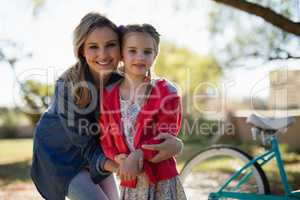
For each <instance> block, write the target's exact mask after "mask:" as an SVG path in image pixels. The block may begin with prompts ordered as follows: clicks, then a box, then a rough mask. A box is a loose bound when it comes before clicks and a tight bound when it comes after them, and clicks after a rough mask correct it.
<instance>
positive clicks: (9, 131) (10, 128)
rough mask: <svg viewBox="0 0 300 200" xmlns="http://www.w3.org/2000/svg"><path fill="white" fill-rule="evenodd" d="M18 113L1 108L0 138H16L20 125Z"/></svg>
mask: <svg viewBox="0 0 300 200" xmlns="http://www.w3.org/2000/svg"><path fill="white" fill-rule="evenodd" d="M19 119H20V118H19V117H18V111H16V110H13V109H9V108H0V127H1V128H0V138H7V137H9V138H14V137H16V134H17V126H18V124H19V122H20V121H19Z"/></svg>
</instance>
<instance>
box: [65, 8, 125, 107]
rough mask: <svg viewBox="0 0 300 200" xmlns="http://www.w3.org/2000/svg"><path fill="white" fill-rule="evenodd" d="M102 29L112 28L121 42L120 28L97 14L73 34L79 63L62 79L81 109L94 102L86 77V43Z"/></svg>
mask: <svg viewBox="0 0 300 200" xmlns="http://www.w3.org/2000/svg"><path fill="white" fill-rule="evenodd" d="M102 27H108V28H111V29H112V30H113V31H114V32H115V33H116V34H117V35H118V37H119V42H120V39H121V37H120V31H119V29H118V27H117V26H116V25H115V24H114V23H113V22H112V21H110V20H109V19H108V18H107V17H105V16H103V15H101V14H99V13H96V12H91V13H88V14H87V15H85V16H84V17H83V18H82V19H81V21H80V23H79V24H78V25H77V27H76V28H75V30H74V32H73V51H74V54H75V57H76V59H77V62H76V64H75V65H74V66H73V67H71V68H70V69H69V70H67V71H66V72H65V73H64V74H63V76H62V77H64V79H65V80H66V81H67V83H70V85H71V90H72V95H73V99H74V102H75V104H76V105H77V106H78V107H79V108H84V107H86V106H87V105H89V103H90V102H91V100H92V99H91V92H90V91H89V88H88V84H87V80H86V77H85V71H86V70H88V64H87V63H86V60H85V58H84V56H83V46H84V42H85V40H86V38H87V36H88V35H89V34H90V33H91V32H92V31H94V30H95V29H96V28H102Z"/></svg>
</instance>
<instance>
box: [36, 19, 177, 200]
mask: <svg viewBox="0 0 300 200" xmlns="http://www.w3.org/2000/svg"><path fill="white" fill-rule="evenodd" d="M73 45H74V53H75V56H76V58H77V63H76V64H75V65H74V66H73V67H71V68H70V69H68V70H67V71H66V72H65V73H64V74H63V75H62V76H61V77H60V78H59V79H58V80H57V82H56V85H55V94H54V98H53V101H52V103H51V105H50V107H49V108H48V110H47V111H46V112H45V113H44V114H43V115H42V117H41V119H40V121H39V123H38V124H37V127H36V130H35V137H34V148H33V162H32V168H31V177H32V180H33V182H34V183H35V185H36V187H37V189H38V191H39V192H40V194H41V195H42V196H43V197H44V198H45V199H49V200H62V199H64V198H65V197H66V196H68V197H69V198H70V199H72V200H75V199H78V200H79V199H80V200H83V199H89V200H93V199H98V200H107V199H111V200H114V199H118V190H117V187H116V183H115V180H114V177H113V176H112V175H111V172H114V171H116V169H117V168H118V165H117V164H116V163H115V162H114V161H112V160H109V159H107V158H106V157H105V156H104V154H103V152H102V149H101V147H100V146H99V145H98V140H97V138H98V133H99V127H98V126H97V124H98V123H97V119H98V116H99V111H100V110H99V106H98V105H99V103H98V101H99V93H98V91H101V88H102V87H103V86H104V85H107V84H111V83H113V82H115V81H117V80H119V79H120V76H119V75H117V74H116V73H113V72H114V71H115V69H116V68H117V65H118V63H119V60H120V35H119V31H118V28H117V27H116V25H115V24H114V23H112V22H111V21H110V20H109V19H107V18H106V17H104V16H101V15H99V14H97V13H89V14H87V15H86V16H85V17H83V18H82V20H81V22H80V23H79V25H78V26H77V27H76V29H75V30H74V39H73ZM158 138H160V139H166V140H165V141H164V142H163V143H161V144H159V145H148V146H144V148H147V149H152V150H158V151H159V153H158V155H157V156H156V157H154V158H153V161H154V162H159V161H161V160H165V159H168V158H170V157H172V156H174V155H175V154H176V153H178V152H180V151H181V149H182V143H181V141H180V140H178V139H176V138H174V137H172V136H170V135H169V134H161V135H160V136H158ZM137 158H138V156H136V157H134V156H133V160H132V162H139V159H137Z"/></svg>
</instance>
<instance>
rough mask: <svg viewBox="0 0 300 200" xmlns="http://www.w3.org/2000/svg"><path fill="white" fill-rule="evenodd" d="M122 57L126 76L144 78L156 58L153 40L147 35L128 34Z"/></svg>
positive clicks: (125, 38)
mask: <svg viewBox="0 0 300 200" xmlns="http://www.w3.org/2000/svg"><path fill="white" fill-rule="evenodd" d="M122 56H123V61H124V65H125V72H126V74H127V73H128V74H132V75H135V76H136V75H138V76H145V75H146V73H147V71H148V70H149V69H150V67H151V66H152V64H153V62H154V60H155V57H156V53H155V47H154V41H153V38H152V37H151V36H150V35H149V34H147V33H138V32H133V33H128V35H125V37H124V43H123V50H122Z"/></svg>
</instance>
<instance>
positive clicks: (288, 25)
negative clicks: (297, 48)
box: [213, 0, 300, 36]
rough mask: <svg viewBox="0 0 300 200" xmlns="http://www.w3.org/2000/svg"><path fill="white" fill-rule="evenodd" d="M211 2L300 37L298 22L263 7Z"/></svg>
mask: <svg viewBox="0 0 300 200" xmlns="http://www.w3.org/2000/svg"><path fill="white" fill-rule="evenodd" d="M213 1H215V2H217V3H222V4H225V5H228V6H231V7H234V8H236V9H239V10H242V11H245V12H247V13H249V14H252V15H256V16H258V17H261V18H263V19H264V20H265V21H267V22H269V23H270V24H273V25H274V26H276V27H278V28H280V29H282V30H283V31H286V32H288V33H292V34H294V35H297V36H300V23H299V22H294V21H292V20H290V19H288V18H286V17H285V16H283V15H281V14H278V13H277V12H275V11H274V10H272V9H270V8H267V7H263V6H261V5H259V4H255V3H250V2H247V1H245V0H213Z"/></svg>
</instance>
